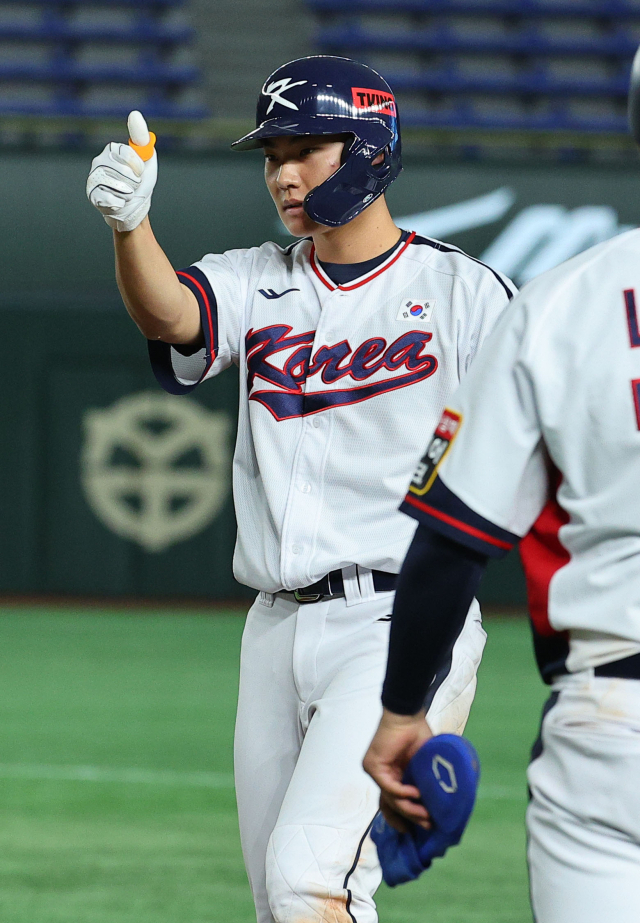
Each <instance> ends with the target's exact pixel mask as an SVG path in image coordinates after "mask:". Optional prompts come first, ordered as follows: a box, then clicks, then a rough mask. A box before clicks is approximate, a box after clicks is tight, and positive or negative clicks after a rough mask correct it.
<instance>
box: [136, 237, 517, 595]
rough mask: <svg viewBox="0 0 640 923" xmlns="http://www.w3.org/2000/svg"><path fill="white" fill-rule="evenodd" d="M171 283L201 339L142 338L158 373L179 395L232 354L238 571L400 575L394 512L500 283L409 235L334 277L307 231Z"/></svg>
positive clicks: (404, 527) (401, 546)
mask: <svg viewBox="0 0 640 923" xmlns="http://www.w3.org/2000/svg"><path fill="white" fill-rule="evenodd" d="M179 277H180V279H181V281H182V282H183V283H184V284H185V285H187V286H188V287H189V288H190V289H191V291H192V292H193V293H194V294H195V295H196V297H197V299H198V302H199V304H200V308H201V313H202V318H203V328H204V332H205V338H206V342H207V347H206V350H203V351H201V352H200V354H197V355H196V356H192V357H184V356H182V355H181V354H180V353H179V352H178V351H176V350H175V349H173V348H172V347H169V346H167V345H166V344H159V343H151V344H150V350H151V356H152V361H153V363H154V368H155V371H156V375H157V377H158V380H159V381H160V383H161V384H162V385H163V386H164V387H165V388H167V389H168V390H170V391H174V392H186V391H189V390H190V389H191V388H192V387H194V386H195V384H197V383H199V382H200V381H203V380H204V379H206V378H210V377H211V376H213V375H216V374H218V373H219V372H221V371H222V370H223V369H225V368H227V367H228V366H229V365H230V364H232V363H235V364H237V365H238V366H239V368H240V371H241V374H240V411H239V422H238V439H237V445H236V451H235V457H234V463H233V482H234V497H235V505H236V514H237V520H238V541H237V546H236V553H235V559H234V573H235V575H236V577H237V579H238V580H239V581H240V582H241V583H244V584H246V585H248V586H251V587H254V588H255V589H259V590H262V591H264V592H268V593H274V592H277V591H279V590H282V589H285V590H291V589H294V588H297V587H303V586H307V585H310V584H312V583H314V582H315V581H316V580H318V579H320V578H322V577H324V575H325V574H327V573H329V572H331V571H333V570H336V569H338V568H342V567H348V566H350V565H353V564H357V565H360V566H361V567H364V568H371V569H376V570H382V571H388V572H391V573H397V572H398V571H399V570H400V565H401V563H402V560H403V557H404V554H405V552H406V549H407V546H408V544H409V542H410V540H411V535H412V533H413V526H412V524H411V522H410V521H409V520H408V519H407V518H406V517H405V516H402V515H400V514H399V513H398V509H397V508H398V504H399V502H400V500H401V499H402V497H403V495H404V493H405V490H406V486H407V482H408V475H407V472H410V471H411V470H412V469H413V467H414V466H415V464H416V461H417V459H418V458H419V456H420V453H421V451H422V449H423V447H424V444H425V441H426V438H428V434H429V433H430V431H432V430H433V427H434V425H435V423H436V422H437V419H438V416H439V414H440V412H441V410H442V407H443V406H444V404H445V402H446V400H447V398H448V397H449V395H451V393H452V392H453V391H454V390H455V388H456V386H457V384H458V382H459V381H460V380H461V378H462V376H463V375H464V373H465V372H466V370H467V368H468V366H469V364H470V362H471V360H472V359H473V357H474V356H475V354H476V352H477V350H478V348H479V347H480V344H481V343H482V342H483V340H484V338H485V337H486V335H487V334H488V333H489V331H490V330H491V329H492V327H493V326H494V324H495V322H496V320H497V318H498V316H499V314H500V313H501V312H502V310H503V309H504V307H505V305H506V304H507V301H508V299H509V298H510V297H511V295H512V294H513V293H514V289H513V287H512V285H511V283H510V282H509V281H508V280H505V279H504V277H502V276H501V275H500V274H499V273H497V272H494V271H493V270H491V269H489V268H488V267H487V266H485V265H484V264H482V263H480V262H478V261H477V260H474V259H472V258H471V257H469V256H467V255H466V254H464V253H462V252H461V251H459V250H458V249H456V248H455V247H451V246H449V245H445V244H441V243H439V242H437V241H434V240H429V239H425V238H420V237H416V236H415V234H407V233H406V232H405V233H404V234H403V239H401V241H400V242H399V244H398V246H397V247H396V248H395V250H394V251H393V252H392V253H391V255H390V256H389V257H388V259H386V260H385V261H384V262H383V263H382V264H381V265H379V266H377V267H376V268H375V269H374V270H373V271H371V272H370V273H369V274H368V275H365V276H363V277H361V278H359V279H356V280H355V281H353V282H350V283H348V284H345V285H336V284H334V283H333V282H332V281H331V279H330V278H329V277H328V276H327V275H326V274H325V273H324V271H323V269H322V267H321V265H320V264H319V263H318V261H317V259H316V257H315V253H314V250H313V245H312V242H311V241H310V240H306V239H305V240H302V241H299V242H297V243H295V244H293V245H291V246H290V247H288V248H286V249H282V248H281V247H279V246H277V245H276V244H274V243H266V244H263V245H262V246H261V247H257V248H253V249H248V250H232V251H228V252H226V253H223V254H218V255H213V254H211V255H208V256H205V257H204V258H203V259H202V260H201V261H200V262H198V263H196V264H194V265H193V266H191V267H190V268H189V269H187V270H184V271H183V272H180V273H179Z"/></svg>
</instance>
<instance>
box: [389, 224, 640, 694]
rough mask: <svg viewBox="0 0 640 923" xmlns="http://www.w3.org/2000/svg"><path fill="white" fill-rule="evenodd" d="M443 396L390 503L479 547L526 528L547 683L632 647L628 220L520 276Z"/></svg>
mask: <svg viewBox="0 0 640 923" xmlns="http://www.w3.org/2000/svg"><path fill="white" fill-rule="evenodd" d="M447 406H448V409H447V410H446V411H445V413H444V415H443V418H442V421H441V423H440V425H439V427H438V430H437V431H436V437H434V440H432V443H431V448H430V453H428V454H427V456H425V459H424V461H423V464H422V465H421V467H420V469H419V470H418V472H417V473H416V476H415V478H414V482H413V483H412V486H411V489H410V492H409V494H408V496H407V500H406V503H405V504H404V509H405V510H406V511H407V512H411V514H412V515H414V517H415V518H418V519H419V520H421V521H424V522H425V523H427V524H429V525H430V526H432V527H434V528H437V529H438V530H439V531H443V532H447V533H448V534H450V535H451V536H452V537H455V538H456V539H457V540H458V541H462V542H465V543H466V544H471V545H475V547H477V548H478V549H479V550H482V551H484V552H486V553H488V554H501V553H504V552H506V550H507V549H508V548H509V547H511V546H512V545H513V544H515V543H516V542H517V541H518V539H519V538H520V536H526V537H525V538H524V539H523V540H522V542H521V543H520V549H521V554H522V558H523V563H524V566H525V571H526V573H527V578H528V586H529V603H530V610H531V615H532V620H533V624H534V629H535V635H536V641H537V653H538V659H539V664H540V666H541V669H542V672H543V675H545V676H546V678H547V679H551V678H552V677H553V675H555V674H556V673H561V672H563V669H565V668H566V669H568V670H569V671H570V672H578V671H580V670H584V669H586V668H589V667H597V666H599V665H600V664H604V663H609V662H612V661H615V660H619V659H621V658H624V657H627V656H631V655H633V654H635V653H637V652H639V651H640V490H639V485H640V231H637V230H634V231H630V232H628V233H626V234H623V235H621V236H620V237H616V238H614V239H612V240H610V241H607V242H606V243H603V244H600V245H598V246H597V247H594V248H592V249H591V250H589V251H587V252H585V253H583V254H581V255H579V256H577V257H575V258H573V259H571V260H569V262H567V263H564V264H563V265H561V266H559V267H558V268H557V269H555V270H552V271H551V272H548V273H545V274H544V275H543V276H541V277H540V278H539V279H536V280H534V281H533V282H531V283H529V284H528V285H527V286H526V287H525V288H524V289H523V290H522V292H521V293H520V295H519V296H518V298H517V299H516V300H515V301H514V302H513V304H512V305H511V306H510V308H509V309H508V310H507V311H506V312H505V314H504V315H503V317H502V318H501V320H500V322H499V323H498V324H497V326H496V328H495V330H494V332H493V334H492V335H491V337H490V338H489V340H488V341H487V343H486V344H485V346H484V348H483V351H482V353H481V355H480V356H479V357H478V360H477V362H476V363H475V364H474V368H473V369H472V371H471V373H470V374H469V376H468V377H467V379H466V380H465V382H464V383H463V384H462V386H461V387H460V389H459V391H458V392H457V393H456V395H455V396H454V398H453V400H452V401H448V404H447ZM567 642H568V643H567Z"/></svg>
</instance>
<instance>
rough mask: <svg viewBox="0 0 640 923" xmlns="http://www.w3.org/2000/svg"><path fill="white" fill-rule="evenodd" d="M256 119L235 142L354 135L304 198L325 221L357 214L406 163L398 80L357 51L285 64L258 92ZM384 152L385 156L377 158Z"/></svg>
mask: <svg viewBox="0 0 640 923" xmlns="http://www.w3.org/2000/svg"><path fill="white" fill-rule="evenodd" d="M256 125H257V128H256V129H255V130H254V131H252V132H249V134H248V135H245V136H244V138H240V140H239V141H236V142H235V143H234V144H232V147H234V148H236V149H237V150H250V149H251V148H258V147H262V143H261V142H262V141H263V140H264V139H265V138H275V137H278V136H280V135H288V136H296V135H297V136H299V135H336V134H350V135H353V141H352V142H351V143H350V144H349V146H348V148H347V146H345V153H344V154H343V158H342V164H341V166H340V167H339V168H338V170H336V172H335V173H334V174H333V176H330V177H329V179H327V180H325V182H324V183H321V184H320V185H319V186H317V187H316V188H315V189H313V190H312V191H311V192H310V193H309V194H308V195H307V196H306V198H305V200H304V209H305V211H306V213H307V214H308V215H309V217H310V218H311V219H312V220H313V221H317V222H318V223H319V224H324V225H328V226H330V227H334V226H335V227H337V226H339V225H342V224H346V223H347V222H348V221H351V219H352V218H355V217H356V215H359V214H360V212H362V211H363V210H364V209H365V208H366V207H367V206H368V205H371V203H372V202H374V201H375V200H376V199H377V198H378V197H379V196H381V195H382V193H383V192H384V191H385V189H386V188H387V187H388V186H390V185H391V183H392V182H393V181H394V179H395V178H396V176H398V174H399V173H400V171H401V169H402V163H401V159H400V127H399V124H398V110H397V106H396V101H395V99H394V96H393V93H392V92H391V88H390V87H389V85H388V83H387V82H386V81H385V80H384V79H383V78H382V77H381V76H380V74H378V73H377V72H376V71H374V70H373V69H372V68H371V67H367V66H366V65H365V64H359V63H358V62H357V61H352V60H351V59H350V58H336V57H333V56H331V55H315V56H313V57H308V58H298V59H297V60H295V61H290V62H289V64H284V65H283V66H282V67H279V68H278V69H277V70H276V71H274V72H273V74H271V76H270V77H268V78H267V80H266V81H265V83H264V86H263V87H262V90H261V92H260V96H259V97H258V107H257V111H256ZM380 153H383V154H384V158H383V160H382V161H381V162H380V163H379V164H376V165H375V166H374V164H373V161H374V160H375V158H376V157H377V156H378V154H380Z"/></svg>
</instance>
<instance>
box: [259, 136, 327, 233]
mask: <svg viewBox="0 0 640 923" xmlns="http://www.w3.org/2000/svg"><path fill="white" fill-rule="evenodd" d="M344 144H345V138H344V135H309V136H305V137H298V138H267V139H266V140H265V141H264V145H263V146H264V157H265V165H264V175H265V179H266V181H267V187H268V189H269V192H270V193H271V197H272V199H273V201H274V202H275V204H276V208H277V209H278V214H279V215H280V218H281V219H282V223H283V224H284V226H285V227H286V229H287V230H288V231H289V233H290V234H292V235H293V236H294V237H307V236H308V235H310V234H312V233H313V231H314V230H315V229H317V228H318V227H319V225H317V224H316V223H315V221H312V220H311V218H310V217H309V216H308V215H307V213H306V212H305V210H304V208H303V207H302V203H303V202H304V199H305V196H306V195H307V193H309V192H311V190H312V189H315V188H316V186H319V185H320V183H323V182H324V181H325V180H326V179H329V177H330V176H332V175H333V174H334V173H335V172H336V170H337V169H338V167H339V166H340V158H341V156H342V151H343V148H344Z"/></svg>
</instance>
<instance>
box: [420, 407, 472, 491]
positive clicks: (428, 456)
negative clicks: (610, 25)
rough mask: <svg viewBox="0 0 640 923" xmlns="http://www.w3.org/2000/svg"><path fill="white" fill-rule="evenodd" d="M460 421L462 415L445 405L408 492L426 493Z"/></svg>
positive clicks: (455, 434)
mask: <svg viewBox="0 0 640 923" xmlns="http://www.w3.org/2000/svg"><path fill="white" fill-rule="evenodd" d="M461 423H462V416H461V415H460V414H459V413H456V412H455V410H449V408H448V407H445V409H444V411H443V413H442V416H441V417H440V422H439V423H438V426H437V427H436V431H435V433H434V434H433V438H432V440H431V442H430V443H429V445H428V447H427V451H426V453H425V455H424V456H423V458H422V459H421V460H420V462H419V464H418V467H417V468H416V471H415V474H414V475H413V478H412V479H411V486H410V487H409V493H410V494H417V495H418V496H420V497H421V496H423V495H424V494H426V493H427V491H428V490H429V488H430V487H431V485H432V484H433V482H434V481H435V479H436V474H437V473H438V466H439V464H440V462H441V461H442V459H443V458H444V457H445V455H446V454H447V452H448V451H449V449H450V448H451V443H452V442H453V440H454V439H455V438H456V436H457V435H458V430H459V429H460V424H461Z"/></svg>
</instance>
